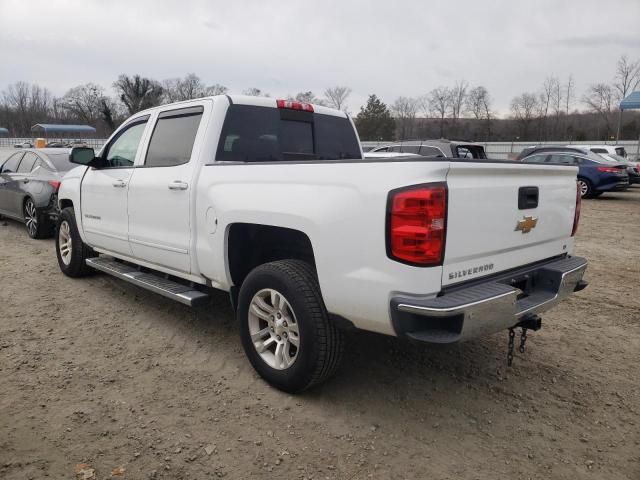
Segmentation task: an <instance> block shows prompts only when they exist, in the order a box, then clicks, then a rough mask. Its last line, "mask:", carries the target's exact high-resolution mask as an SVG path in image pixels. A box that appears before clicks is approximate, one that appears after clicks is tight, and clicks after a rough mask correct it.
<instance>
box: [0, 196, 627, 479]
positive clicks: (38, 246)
mask: <svg viewBox="0 0 640 480" xmlns="http://www.w3.org/2000/svg"><path fill="white" fill-rule="evenodd" d="M639 212H640V188H635V189H633V191H631V192H626V193H619V194H609V195H604V196H603V197H601V198H599V199H597V200H588V201H585V202H584V203H583V219H582V223H581V227H580V231H579V235H578V245H577V253H578V254H580V255H584V256H586V257H588V258H589V260H590V262H591V265H590V267H589V269H588V275H587V276H588V279H589V280H590V281H591V286H590V287H589V288H588V289H587V290H585V291H583V292H581V293H579V294H577V295H575V296H574V297H573V298H572V299H570V300H568V301H566V302H564V303H563V304H562V305H560V306H559V307H557V308H556V309H555V310H552V311H551V312H549V313H547V314H546V315H545V316H544V320H543V325H544V327H543V329H542V330H541V331H539V332H536V333H533V334H531V336H530V339H529V341H528V343H527V351H526V353H525V354H519V353H516V358H515V362H514V366H513V367H512V368H507V367H506V361H505V355H506V347H507V334H506V332H505V333H504V334H498V335H493V336H490V337H487V338H482V339H479V340H476V341H472V342H468V343H464V344H459V345H453V346H449V347H444V348H443V347H440V348H434V347H431V346H416V345H412V344H408V343H406V342H403V341H399V340H397V339H394V338H388V337H383V336H379V335H375V334H369V333H354V334H350V335H349V338H348V347H347V352H346V355H345V359H344V363H343V366H342V368H341V370H340V371H339V374H338V375H337V376H336V377H335V378H334V379H332V380H331V381H330V382H328V383H326V384H325V385H323V386H321V387H319V388H316V389H314V390H312V391H310V392H307V393H304V394H302V395H299V396H292V395H287V394H283V393H281V392H279V391H276V390H274V389H272V388H270V387H269V386H267V385H266V384H265V383H264V382H263V381H261V380H260V379H259V378H258V377H257V375H256V374H255V373H254V372H253V370H252V369H251V367H250V365H249V363H248V361H247V360H246V359H245V357H244V354H243V352H242V349H241V345H240V341H239V339H238V332H237V326H236V324H235V322H234V320H233V312H232V310H231V308H230V307H229V304H228V301H227V297H226V295H225V294H222V293H220V294H217V295H214V298H213V299H212V302H211V304H210V305H208V306H206V307H202V308H198V309H196V310H191V309H189V308H187V307H184V306H182V305H180V304H176V303H173V302H172V301H170V300H167V299H164V298H162V297H160V296H157V295H154V294H152V293H149V292H146V291H144V290H141V289H137V288H134V287H131V286H129V285H128V284H125V283H123V282H121V281H119V280H116V279H113V278H111V277H108V276H106V275H95V276H92V277H89V278H86V279H82V280H72V279H69V278H67V277H65V276H63V275H62V274H61V273H60V271H59V269H58V266H57V263H56V259H55V253H54V244H53V241H52V240H41V241H34V240H29V239H28V237H27V235H26V233H25V231H24V227H23V226H22V225H19V224H17V223H14V222H11V221H7V222H2V221H0V225H2V226H0V246H1V247H2V248H0V478H2V479H5V480H9V479H28V478H32V479H41V478H45V477H47V478H54V479H74V478H83V476H86V478H93V477H92V476H91V473H92V472H93V473H95V478H97V479H99V480H100V479H108V478H124V479H195V478H198V479H206V478H230V479H236V478H238V479H244V478H284V479H295V478H314V479H325V478H330V479H334V478H336V479H368V478H375V479H389V478H394V479H396V478H398V479H401V478H407V479H418V478H434V479H492V480H493V479H497V478H510V479H529V478H536V479H537V478H539V479H550V478H552V479H560V478H562V479H572V480H573V479H578V478H585V479H630V480H637V479H638V478H640V453H639V452H640V416H639V414H640V392H639V390H638V367H637V362H638V360H639V359H640V319H639V315H638V309H639V307H640V287H639V285H640V251H639V248H638V239H639V238H640V213H639ZM78 464H86V466H84V467H83V466H80V467H77V465H78ZM76 468H79V469H80V470H82V469H83V468H84V472H85V473H80V474H79V475H77V476H76Z"/></svg>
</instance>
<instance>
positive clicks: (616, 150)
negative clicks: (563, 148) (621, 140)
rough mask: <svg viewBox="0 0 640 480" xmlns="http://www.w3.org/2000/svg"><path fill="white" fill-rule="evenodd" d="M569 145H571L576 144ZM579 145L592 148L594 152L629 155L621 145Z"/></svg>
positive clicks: (586, 148) (588, 148) (624, 156)
mask: <svg viewBox="0 0 640 480" xmlns="http://www.w3.org/2000/svg"><path fill="white" fill-rule="evenodd" d="M567 146H569V147H571V146H576V145H567ZM579 147H580V148H584V149H585V150H590V151H592V152H593V153H607V154H609V155H618V156H620V157H623V158H626V157H627V151H626V150H625V148H624V147H623V146H620V145H579Z"/></svg>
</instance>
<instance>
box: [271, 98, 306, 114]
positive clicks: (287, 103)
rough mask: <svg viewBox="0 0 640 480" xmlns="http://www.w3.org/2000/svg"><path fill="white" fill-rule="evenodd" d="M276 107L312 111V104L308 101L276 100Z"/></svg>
mask: <svg viewBox="0 0 640 480" xmlns="http://www.w3.org/2000/svg"><path fill="white" fill-rule="evenodd" d="M276 103H277V105H278V108H288V109H289V110H302V111H303V112H313V105H311V104H310V103H304V102H298V101H296V100H276Z"/></svg>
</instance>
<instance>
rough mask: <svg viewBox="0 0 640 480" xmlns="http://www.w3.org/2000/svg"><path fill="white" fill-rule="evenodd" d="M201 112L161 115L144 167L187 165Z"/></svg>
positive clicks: (199, 109) (192, 109)
mask: <svg viewBox="0 0 640 480" xmlns="http://www.w3.org/2000/svg"><path fill="white" fill-rule="evenodd" d="M203 111H204V109H203V107H190V108H182V109H180V110H169V111H166V112H161V113H160V115H159V116H158V121H157V122H156V126H155V128H154V130H153V134H152V135H151V141H150V142H149V148H148V150H147V158H146V159H145V163H144V165H145V167H173V166H176V165H182V164H184V163H188V162H189V160H190V159H191V151H192V150H193V143H194V142H195V139H196V134H197V133H198V127H199V126H200V120H201V119H202V112H203ZM296 138H297V137H296Z"/></svg>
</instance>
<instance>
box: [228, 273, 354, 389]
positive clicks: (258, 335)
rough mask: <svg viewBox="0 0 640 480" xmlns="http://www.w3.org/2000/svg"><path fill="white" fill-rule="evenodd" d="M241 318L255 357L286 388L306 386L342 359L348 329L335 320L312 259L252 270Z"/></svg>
mask: <svg viewBox="0 0 640 480" xmlns="http://www.w3.org/2000/svg"><path fill="white" fill-rule="evenodd" d="M238 320H239V323H240V336H241V340H242V346H243V347H244V351H245V353H246V354H247V357H248V358H249V361H250V362H251V364H252V365H253V367H254V368H255V370H256V371H257V372H258V374H259V375H260V376H261V377H262V378H264V379H265V380H266V381H267V382H268V383H270V384H271V385H273V386H274V387H276V388H278V389H280V390H283V391H285V392H290V393H295V392H300V391H302V390H305V389H307V388H309V387H311V386H313V385H316V384H318V383H321V382H323V381H324V380H326V379H327V378H328V377H330V376H331V375H332V374H333V373H334V372H335V370H336V369H337V367H338V365H339V362H340V358H341V356H342V350H343V343H344V340H343V335H342V332H341V331H340V330H338V329H337V328H336V327H335V325H333V324H332V323H331V321H330V320H329V316H328V314H327V311H326V308H325V306H324V302H323V301H322V296H321V294H320V287H319V285H318V280H317V278H316V274H315V271H314V269H313V267H311V265H309V264H308V263H306V262H303V261H299V260H280V261H276V262H271V263H266V264H264V265H260V266H259V267H256V268H255V269H254V270H253V271H251V273H249V275H248V276H247V278H246V279H245V281H244V283H243V284H242V287H241V288H240V296H239V300H238Z"/></svg>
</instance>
